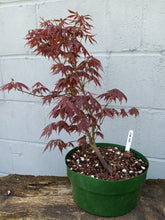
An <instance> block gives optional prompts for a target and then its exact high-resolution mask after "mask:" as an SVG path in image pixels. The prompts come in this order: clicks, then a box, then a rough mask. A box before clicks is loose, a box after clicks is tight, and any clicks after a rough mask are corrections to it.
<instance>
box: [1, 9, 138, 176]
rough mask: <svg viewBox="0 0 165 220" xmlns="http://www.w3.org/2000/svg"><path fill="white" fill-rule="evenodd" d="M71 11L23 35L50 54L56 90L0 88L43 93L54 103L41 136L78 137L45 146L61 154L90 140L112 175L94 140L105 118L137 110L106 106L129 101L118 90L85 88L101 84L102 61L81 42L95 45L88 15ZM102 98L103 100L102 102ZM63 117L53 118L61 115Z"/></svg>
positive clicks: (15, 84) (16, 86)
mask: <svg viewBox="0 0 165 220" xmlns="http://www.w3.org/2000/svg"><path fill="white" fill-rule="evenodd" d="M68 11H69V13H70V15H69V16H68V17H66V18H65V19H62V18H60V19H55V20H46V21H45V20H43V19H42V21H41V23H40V28H39V29H34V30H30V31H29V32H28V34H27V35H26V40H27V45H29V46H30V48H33V49H34V53H36V54H37V55H39V54H40V55H42V56H44V57H47V58H50V59H52V60H53V61H54V63H53V65H52V66H51V72H52V74H53V75H57V74H58V75H59V79H58V81H57V82H55V86H54V89H53V90H52V91H50V90H49V89H48V88H46V87H45V86H44V85H43V84H41V83H40V82H37V83H36V84H34V85H33V86H32V88H29V87H28V86H26V85H24V84H23V83H20V82H15V81H14V79H12V80H11V82H10V83H7V84H5V85H3V86H1V90H2V91H4V90H8V91H10V90H12V89H15V90H18V91H21V92H23V93H27V94H29V95H33V96H38V97H41V98H42V100H43V104H46V103H49V104H52V103H53V105H54V107H53V109H52V110H51V112H50V118H53V119H54V122H52V123H51V124H49V125H47V126H46V127H45V128H44V130H43V133H42V135H41V136H45V137H46V138H48V139H49V138H50V136H51V135H52V132H53V131H55V132H58V133H60V132H61V131H62V130H65V131H66V132H67V133H68V134H69V135H71V134H72V133H75V132H76V133H78V135H79V138H78V140H74V141H70V142H67V143H65V142H64V141H63V140H61V139H56V140H50V141H49V142H48V144H47V145H46V147H45V150H47V149H49V150H51V149H55V147H56V146H58V147H59V149H60V151H61V152H62V150H63V149H65V148H66V147H67V146H73V147H74V142H75V141H77V142H78V145H79V146H82V147H85V146H88V144H89V145H90V146H91V147H92V148H93V149H94V150H95V151H96V153H97V156H98V158H99V160H100V162H101V164H102V165H103V167H104V168H105V169H106V170H107V171H108V172H109V173H110V174H111V168H110V166H109V165H108V164H107V163H106V161H105V160H104V158H103V157H102V155H101V153H100V151H99V149H98V148H97V147H96V138H97V136H100V137H101V138H103V137H104V136H103V133H102V131H101V125H102V123H103V121H104V119H105V118H106V117H110V118H112V119H113V118H114V117H115V116H121V117H126V116H128V115H135V117H136V116H137V115H138V114H139V112H138V110H137V109H136V108H131V109H130V110H128V111H126V110H125V109H123V108H122V109H120V110H116V109H114V108H112V107H111V106H110V104H111V102H116V100H118V101H119V102H120V103H122V101H123V100H125V101H126V102H127V97H126V96H125V95H124V93H123V92H121V91H120V90H118V89H112V90H109V91H107V92H106V93H103V94H100V95H96V94H93V93H91V92H90V91H89V90H88V88H89V87H88V84H89V83H91V82H93V83H94V84H95V86H98V87H100V86H101V83H100V81H101V78H102V77H101V75H100V72H101V71H103V68H102V65H101V62H100V61H99V60H98V59H96V58H95V57H94V56H92V55H91V54H90V53H89V51H88V50H87V49H86V48H85V46H84V44H85V43H86V42H89V43H90V44H94V43H96V41H95V39H94V35H93V34H92V33H91V29H92V28H93V26H92V25H91V24H90V23H89V22H90V21H91V20H92V18H91V16H90V15H84V16H81V15H79V14H78V13H77V12H73V11H71V10H68ZM100 101H104V102H105V104H104V105H101V104H100ZM59 117H60V119H61V120H57V118H59Z"/></svg>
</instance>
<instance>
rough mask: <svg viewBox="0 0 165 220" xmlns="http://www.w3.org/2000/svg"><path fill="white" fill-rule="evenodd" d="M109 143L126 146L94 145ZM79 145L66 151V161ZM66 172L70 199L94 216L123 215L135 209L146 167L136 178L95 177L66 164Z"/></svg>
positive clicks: (140, 155) (139, 155)
mask: <svg viewBox="0 0 165 220" xmlns="http://www.w3.org/2000/svg"><path fill="white" fill-rule="evenodd" d="M109 145H110V146H113V147H118V148H120V149H121V148H122V149H124V148H125V146H122V145H117V144H111V143H98V144H97V147H103V146H109ZM78 148H79V147H77V148H74V149H73V150H71V151H69V152H68V154H67V155H66V158H65V161H66V160H67V159H68V158H69V156H70V155H71V154H72V153H74V152H75V151H76V150H77V149H78ZM131 151H133V152H134V153H135V154H136V156H137V158H139V159H142V160H143V161H144V162H147V163H148V164H149V162H148V160H147V158H146V157H145V156H143V155H142V154H141V153H139V152H138V151H136V150H133V149H131ZM66 164H67V163H66ZM147 169H148V168H147ZM67 175H68V177H69V179H70V182H71V186H72V195H73V199H74V201H75V202H76V203H77V205H78V206H79V207H80V208H82V209H83V210H85V211H87V212H89V213H91V214H94V215H98V216H109V217H110V216H120V215H124V214H126V213H128V212H130V211H131V210H132V209H134V208H135V206H136V204H137V201H138V197H139V193H140V189H141V187H142V185H143V183H144V181H145V179H146V175H147V170H146V171H145V172H144V173H142V174H141V175H138V176H136V177H133V178H130V179H126V180H119V181H106V180H100V179H95V178H92V177H89V176H85V175H82V174H79V173H76V172H74V171H72V170H71V169H69V167H68V166H67Z"/></svg>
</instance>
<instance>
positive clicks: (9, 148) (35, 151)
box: [0, 140, 67, 176]
mask: <svg viewBox="0 0 165 220" xmlns="http://www.w3.org/2000/svg"><path fill="white" fill-rule="evenodd" d="M4 149H5V151H4ZM43 149H44V145H43V144H37V143H30V142H21V141H14V142H12V141H2V140H1V141H0V152H1V154H0V159H1V160H0V164H1V166H0V173H2V174H8V173H19V174H24V175H25V174H26V175H28V174H30V175H55V176H65V175H66V166H65V159H64V158H65V155H66V153H67V151H66V150H64V151H63V154H62V155H61V153H60V151H59V150H58V149H57V150H55V151H52V152H49V151H47V152H45V153H43ZM6 164H8V166H6Z"/></svg>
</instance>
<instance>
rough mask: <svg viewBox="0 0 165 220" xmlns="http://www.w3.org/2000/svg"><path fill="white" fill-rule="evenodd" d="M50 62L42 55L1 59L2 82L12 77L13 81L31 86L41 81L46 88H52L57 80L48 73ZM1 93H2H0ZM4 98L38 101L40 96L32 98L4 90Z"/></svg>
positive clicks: (6, 81)
mask: <svg viewBox="0 0 165 220" xmlns="http://www.w3.org/2000/svg"><path fill="white" fill-rule="evenodd" d="M50 64H51V61H48V60H47V59H45V58H42V57H33V56H32V57H28V56H27V57H14V58H11V57H10V58H8V59H2V60H1V67H0V69H1V73H2V77H1V78H2V82H3V83H4V84H6V83H8V82H10V81H11V78H14V80H15V82H22V83H24V84H26V85H27V86H28V87H29V88H31V87H32V86H33V85H34V84H35V83H37V82H41V83H42V84H43V85H45V86H46V87H47V88H49V89H52V88H54V84H55V82H56V80H57V77H56V76H52V75H51V74H50ZM1 94H2V93H1ZM4 94H5V99H10V100H11V99H12V100H22V101H40V100H41V99H40V98H36V97H35V98H34V97H32V96H29V95H24V94H22V93H20V92H15V91H14V92H12V91H11V92H10V93H8V92H7V91H6V92H4Z"/></svg>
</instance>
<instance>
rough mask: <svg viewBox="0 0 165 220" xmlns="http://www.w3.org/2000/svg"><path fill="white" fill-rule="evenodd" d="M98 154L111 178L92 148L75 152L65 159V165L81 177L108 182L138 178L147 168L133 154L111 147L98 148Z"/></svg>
mask: <svg viewBox="0 0 165 220" xmlns="http://www.w3.org/2000/svg"><path fill="white" fill-rule="evenodd" d="M100 152H101V154H102V156H103V157H104V159H105V160H106V162H107V163H108V165H109V166H110V167H111V170H112V175H111V176H110V175H109V174H108V173H107V172H106V171H105V170H104V168H103V166H102V165H101V163H100V161H99V159H98V157H97V155H96V152H95V151H94V150H93V149H92V148H87V149H84V150H81V151H80V150H79V149H78V150H76V151H75V152H74V153H73V154H71V155H70V157H69V158H68V159H67V165H68V167H69V168H70V169H71V170H73V171H75V172H78V173H80V174H82V175H87V176H90V177H93V178H96V179H102V180H108V181H111V180H113V181H114V180H122V179H129V178H132V177H135V176H138V175H140V174H142V173H144V172H145V171H146V169H147V167H148V164H147V163H145V162H143V161H142V160H141V159H138V158H137V157H136V155H135V153H133V152H126V151H124V150H123V149H119V148H117V147H111V146H105V147H102V148H100Z"/></svg>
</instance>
